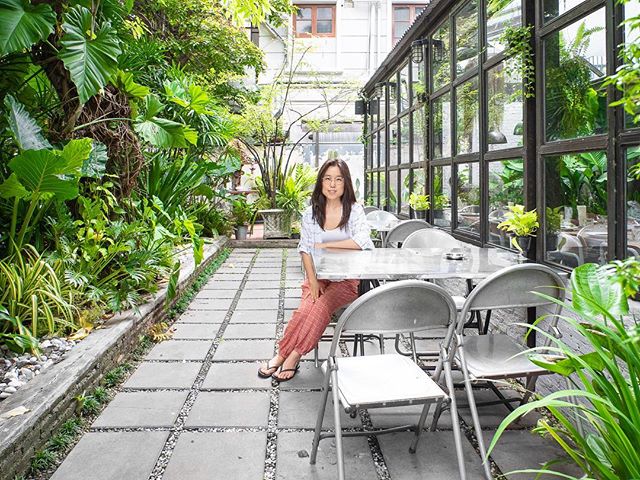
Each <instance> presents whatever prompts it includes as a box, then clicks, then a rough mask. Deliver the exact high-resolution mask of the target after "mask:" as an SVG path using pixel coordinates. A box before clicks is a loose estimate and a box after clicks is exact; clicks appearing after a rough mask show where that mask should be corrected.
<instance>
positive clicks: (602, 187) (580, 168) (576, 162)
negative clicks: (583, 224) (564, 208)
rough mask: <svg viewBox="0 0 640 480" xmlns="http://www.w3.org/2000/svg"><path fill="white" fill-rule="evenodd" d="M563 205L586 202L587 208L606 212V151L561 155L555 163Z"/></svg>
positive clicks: (575, 204)
mask: <svg viewBox="0 0 640 480" xmlns="http://www.w3.org/2000/svg"><path fill="white" fill-rule="evenodd" d="M558 168H559V172H558V173H559V178H560V182H561V184H560V187H561V195H562V202H563V205H571V206H572V207H573V209H574V211H576V207H577V205H586V206H587V209H588V211H589V212H593V213H596V214H605V215H606V213H607V156H606V153H605V152H587V153H580V154H577V155H563V156H562V157H561V160H560V162H559V164H558Z"/></svg>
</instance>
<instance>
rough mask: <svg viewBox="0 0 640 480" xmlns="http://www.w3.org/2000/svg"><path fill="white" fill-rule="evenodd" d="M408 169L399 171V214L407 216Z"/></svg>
mask: <svg viewBox="0 0 640 480" xmlns="http://www.w3.org/2000/svg"><path fill="white" fill-rule="evenodd" d="M409 187H410V185H409V169H408V168H404V169H402V170H400V213H403V214H405V215H407V216H408V215H409V193H410V188H409Z"/></svg>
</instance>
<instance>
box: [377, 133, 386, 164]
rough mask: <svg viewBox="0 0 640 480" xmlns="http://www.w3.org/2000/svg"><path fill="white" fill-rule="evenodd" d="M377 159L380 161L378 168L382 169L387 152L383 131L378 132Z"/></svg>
mask: <svg viewBox="0 0 640 480" xmlns="http://www.w3.org/2000/svg"><path fill="white" fill-rule="evenodd" d="M378 158H379V159H380V168H384V166H385V165H386V164H387V150H386V144H385V137H384V130H380V147H379V148H378Z"/></svg>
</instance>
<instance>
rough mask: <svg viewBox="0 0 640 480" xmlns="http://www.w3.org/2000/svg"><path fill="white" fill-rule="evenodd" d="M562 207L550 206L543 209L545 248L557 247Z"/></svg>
mask: <svg viewBox="0 0 640 480" xmlns="http://www.w3.org/2000/svg"><path fill="white" fill-rule="evenodd" d="M561 210H562V207H561V206H560V207H556V208H551V207H547V209H546V210H545V215H544V220H545V226H546V228H545V244H546V249H547V250H557V249H558V233H560V225H561V223H562V214H561V213H560V211H561Z"/></svg>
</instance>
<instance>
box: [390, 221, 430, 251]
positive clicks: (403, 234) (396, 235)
mask: <svg viewBox="0 0 640 480" xmlns="http://www.w3.org/2000/svg"><path fill="white" fill-rule="evenodd" d="M425 228H431V224H429V223H428V222H426V221H425V220H419V219H412V220H405V221H404V222H400V223H398V224H397V225H396V226H395V227H393V228H392V229H391V230H389V232H388V233H387V235H386V236H385V239H384V242H382V247H383V248H389V247H398V246H399V245H398V244H402V243H403V242H404V241H405V240H406V238H407V237H408V236H409V235H411V234H412V233H413V232H416V231H418V230H423V229H425Z"/></svg>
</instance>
